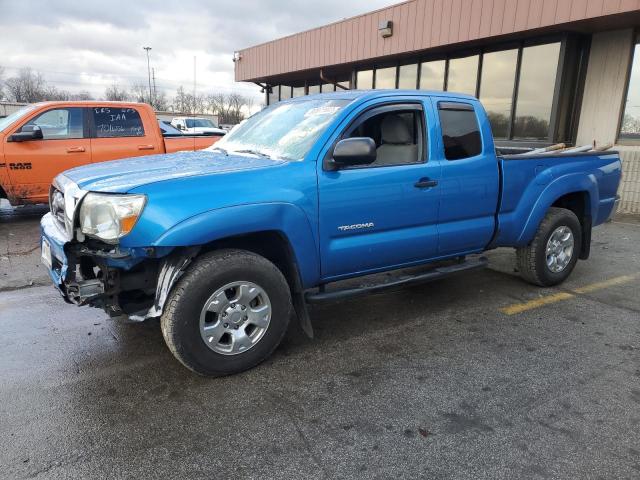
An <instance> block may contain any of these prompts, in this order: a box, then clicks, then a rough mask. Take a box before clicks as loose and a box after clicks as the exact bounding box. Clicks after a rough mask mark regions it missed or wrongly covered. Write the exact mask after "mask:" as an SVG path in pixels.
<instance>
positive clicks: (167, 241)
mask: <svg viewBox="0 0 640 480" xmlns="http://www.w3.org/2000/svg"><path fill="white" fill-rule="evenodd" d="M274 230H275V231H279V232H280V233H282V235H283V236H284V237H285V238H287V240H288V241H289V243H290V245H291V248H292V250H293V254H294V256H295V260H296V263H297V264H298V268H299V270H300V276H301V278H302V283H303V286H304V287H305V288H306V287H309V286H313V285H316V284H317V282H318V279H319V277H320V271H319V265H320V261H319V259H318V246H317V243H316V239H315V237H314V235H313V229H312V228H311V224H310V223H309V219H308V218H307V216H306V215H305V213H304V212H303V210H302V209H301V208H299V207H297V206H296V205H293V204H291V203H280V202H275V203H259V204H246V205H237V206H233V207H224V208H219V209H214V210H209V211H206V212H203V213H200V214H198V215H195V216H193V217H191V218H188V219H186V220H183V221H182V222H180V223H178V224H177V225H175V226H173V227H171V228H170V229H169V230H167V231H166V232H165V233H163V234H162V235H161V236H160V237H159V238H158V239H157V240H156V241H155V242H153V244H152V245H150V246H154V247H189V246H197V245H205V244H207V243H210V242H213V241H215V240H220V239H223V238H227V237H233V236H236V235H245V234H250V233H257V232H263V231H274Z"/></svg>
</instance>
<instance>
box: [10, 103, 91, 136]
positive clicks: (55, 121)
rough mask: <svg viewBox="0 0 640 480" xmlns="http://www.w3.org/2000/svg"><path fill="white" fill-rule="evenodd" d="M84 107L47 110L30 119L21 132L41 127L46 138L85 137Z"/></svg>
mask: <svg viewBox="0 0 640 480" xmlns="http://www.w3.org/2000/svg"><path fill="white" fill-rule="evenodd" d="M83 111H84V109H82V108H56V109H54V110H47V111H46V112H44V113H41V114H40V115H38V116H37V117H35V118H32V119H31V120H29V121H28V122H27V123H26V124H24V125H23V126H22V127H21V128H20V132H29V131H33V127H35V126H37V127H40V129H41V130H42V137H43V139H44V140H64V139H67V138H83V137H84V122H83Z"/></svg>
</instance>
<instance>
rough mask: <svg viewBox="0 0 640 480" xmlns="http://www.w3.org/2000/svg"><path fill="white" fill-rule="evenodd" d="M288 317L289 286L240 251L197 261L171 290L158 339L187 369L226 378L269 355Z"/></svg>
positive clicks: (275, 270) (264, 262) (274, 269)
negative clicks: (163, 340)
mask: <svg viewBox="0 0 640 480" xmlns="http://www.w3.org/2000/svg"><path fill="white" fill-rule="evenodd" d="M291 312H292V307H291V294H290V291H289V286H288V284H287V281H286V280H285V278H284V276H283V275H282V272H280V270H279V269H278V268H277V267H276V266H275V265H274V264H273V263H271V262H269V261H268V260H267V259H265V258H264V257H261V256H259V255H256V254H254V253H251V252H247V251H243V250H220V251H216V252H212V253H208V254H205V255H203V256H202V257H200V258H198V259H197V260H196V261H195V262H194V264H193V265H192V266H191V267H190V268H189V270H188V271H187V272H186V273H185V275H184V276H183V277H182V279H180V281H179V282H178V284H177V285H176V287H175V288H174V289H173V291H172V293H171V295H170V297H169V300H168V302H167V308H166V310H165V312H164V314H163V315H162V319H161V326H162V334H163V336H164V339H165V341H166V343H167V345H168V347H169V349H170V350H171V352H172V353H173V354H174V356H175V357H176V358H177V359H178V360H179V361H180V362H181V363H182V364H183V365H185V366H186V367H187V368H190V369H191V370H193V371H194V372H197V373H199V374H202V375H208V376H220V375H229V374H232V373H237V372H241V371H243V370H246V369H249V368H251V367H253V366H255V365H257V364H258V363H260V362H262V361H263V360H264V359H266V358H267V357H268V356H269V355H271V353H272V352H273V351H274V350H275V348H276V347H277V346H278V344H279V343H280V341H281V340H282V338H283V336H284V334H285V332H286V330H287V326H288V324H289V319H290V317H291Z"/></svg>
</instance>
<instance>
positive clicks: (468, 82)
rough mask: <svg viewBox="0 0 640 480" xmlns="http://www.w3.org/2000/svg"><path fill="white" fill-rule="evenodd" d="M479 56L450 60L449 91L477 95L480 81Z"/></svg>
mask: <svg viewBox="0 0 640 480" xmlns="http://www.w3.org/2000/svg"><path fill="white" fill-rule="evenodd" d="M478 58H479V57H478V55H473V56H471V57H463V58H452V59H451V60H449V78H448V79H447V91H449V92H457V93H468V94H469V95H475V94H476V83H477V79H478Z"/></svg>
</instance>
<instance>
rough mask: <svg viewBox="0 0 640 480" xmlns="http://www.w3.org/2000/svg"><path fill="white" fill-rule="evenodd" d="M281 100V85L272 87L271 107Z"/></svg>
mask: <svg viewBox="0 0 640 480" xmlns="http://www.w3.org/2000/svg"><path fill="white" fill-rule="evenodd" d="M279 99H280V85H272V86H271V93H270V94H269V105H273V104H274V103H276V102H277V101H278V100H279Z"/></svg>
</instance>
